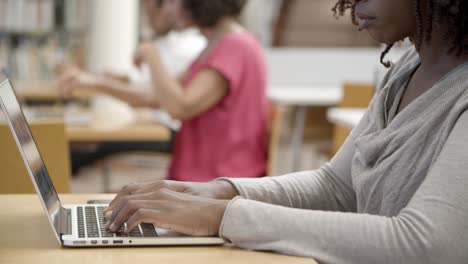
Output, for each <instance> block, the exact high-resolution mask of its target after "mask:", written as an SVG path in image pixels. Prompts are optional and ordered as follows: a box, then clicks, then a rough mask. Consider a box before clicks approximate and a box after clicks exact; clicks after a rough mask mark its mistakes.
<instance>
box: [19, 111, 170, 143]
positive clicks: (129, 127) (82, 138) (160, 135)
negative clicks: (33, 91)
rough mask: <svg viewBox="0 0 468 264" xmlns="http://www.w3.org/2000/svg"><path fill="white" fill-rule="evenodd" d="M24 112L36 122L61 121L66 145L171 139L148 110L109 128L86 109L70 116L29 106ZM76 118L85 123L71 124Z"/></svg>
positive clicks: (165, 128)
mask: <svg viewBox="0 0 468 264" xmlns="http://www.w3.org/2000/svg"><path fill="white" fill-rule="evenodd" d="M24 111H25V113H26V115H27V116H30V117H31V118H33V119H36V120H37V119H43V118H45V119H51V118H52V119H54V118H57V119H63V118H64V119H65V125H66V136H67V139H68V142H70V143H75V142H86V143H97V142H105V141H113V142H115V141H133V142H138V141H169V140H170V139H171V132H170V129H169V128H167V127H166V126H164V125H162V124H161V123H159V122H158V121H157V120H155V119H154V118H153V117H151V113H150V111H148V110H137V111H136V117H135V121H134V122H131V123H129V124H125V125H122V126H109V125H106V124H105V120H102V121H101V122H100V121H98V120H97V118H95V116H94V114H93V113H92V112H91V111H90V110H89V109H81V110H79V111H77V113H71V114H67V113H65V114H64V112H66V111H65V109H64V108H63V107H32V108H26V109H24ZM73 116H74V117H75V118H73ZM76 117H78V118H76ZM80 117H81V118H80ZM77 119H78V120H79V119H89V120H87V121H86V120H85V122H84V123H81V122H75V121H76V120H77ZM73 120H75V121H73Z"/></svg>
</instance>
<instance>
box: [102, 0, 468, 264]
mask: <svg viewBox="0 0 468 264" xmlns="http://www.w3.org/2000/svg"><path fill="white" fill-rule="evenodd" d="M176 2H178V1H176ZM202 2H205V1H200V4H201V3H202ZM347 9H350V10H351V12H352V17H353V22H355V23H356V24H358V25H359V28H360V29H361V30H364V29H365V30H367V31H368V32H369V33H370V35H371V36H372V37H373V38H374V39H376V40H377V41H379V42H382V43H385V44H387V49H386V50H385V52H384V54H383V56H382V62H383V63H384V64H386V65H388V63H387V62H385V60H384V57H385V54H386V53H387V52H388V51H389V50H390V49H391V47H392V45H393V44H394V43H395V42H398V41H400V40H402V39H404V38H407V37H408V38H410V40H411V41H412V43H413V44H414V47H412V48H411V49H410V50H409V51H408V52H407V53H406V54H405V55H404V56H403V57H402V58H401V60H400V61H398V62H397V63H396V64H395V65H393V66H392V68H391V69H390V71H389V73H388V74H387V76H386V78H385V79H384V81H383V83H382V84H381V85H380V87H378V90H377V92H376V95H375V97H374V99H373V101H372V103H371V105H370V107H369V109H368V111H367V113H366V115H365V116H364V118H363V119H362V120H361V122H360V124H359V125H358V126H357V127H356V128H355V129H354V131H353V132H352V133H351V135H350V136H349V138H348V140H347V141H346V143H345V144H344V145H343V147H342V148H341V150H340V151H339V152H338V153H337V154H336V156H335V157H334V158H333V159H332V160H331V161H330V163H329V164H327V165H325V166H324V167H322V168H321V169H319V170H316V171H309V172H301V173H295V174H291V175H287V176H283V177H273V178H264V179H220V180H217V181H213V182H209V183H179V182H169V181H164V182H155V183H143V184H133V185H129V186H127V187H125V188H124V189H123V190H122V191H121V192H120V193H119V194H118V195H117V196H116V198H115V199H114V200H113V202H112V203H111V205H110V206H109V208H108V209H107V212H106V218H107V219H108V223H107V227H108V228H110V229H111V230H113V231H115V230H118V228H120V226H122V225H123V224H124V223H126V224H127V225H128V227H129V229H132V228H133V227H134V226H135V225H136V224H138V223H140V222H145V223H153V224H154V225H155V226H158V227H162V228H167V229H171V230H175V231H178V232H182V233H186V234H190V235H198V236H200V235H202V236H220V237H222V238H224V239H225V240H226V241H228V242H231V243H233V244H235V245H237V246H239V247H242V248H246V249H254V250H268V251H276V252H279V253H283V254H290V255H300V256H308V257H313V258H314V259H316V260H317V261H318V262H320V263H335V264H336V263H356V264H357V263H466V260H467V259H468V221H467V218H468V193H467V192H466V190H467V188H468V177H467V175H466V172H467V171H468V163H467V162H466V161H467V160H468V148H466V146H465V145H466V142H468V134H467V131H468V112H466V110H467V109H468V77H467V76H468V64H467V62H468V3H467V2H466V1H458V0H453V1H448V0H447V1H442V0H440V1H439V0H365V1H364V0H361V1H358V0H339V1H338V3H337V4H336V6H335V8H334V10H335V12H336V14H340V15H342V14H343V13H344V12H345V10H347ZM350 67H351V65H350Z"/></svg>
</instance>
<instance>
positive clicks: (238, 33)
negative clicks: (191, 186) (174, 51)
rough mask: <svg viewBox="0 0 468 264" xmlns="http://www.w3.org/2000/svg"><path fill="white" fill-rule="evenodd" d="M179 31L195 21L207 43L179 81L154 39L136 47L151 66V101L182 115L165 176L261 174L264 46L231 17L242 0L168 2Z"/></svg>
mask: <svg viewBox="0 0 468 264" xmlns="http://www.w3.org/2000/svg"><path fill="white" fill-rule="evenodd" d="M166 1H168V2H167V4H168V8H167V9H166V10H167V12H170V16H172V17H173V18H174V19H175V20H176V21H177V22H176V27H178V28H179V29H183V28H186V27H190V26H195V27H197V28H199V29H200V32H201V33H202V34H203V35H204V36H205V37H206V38H207V40H208V46H207V48H206V49H205V50H204V51H203V52H202V54H201V55H200V57H199V58H198V59H196V60H195V62H194V63H193V64H192V65H191V66H190V68H189V69H188V71H187V72H186V73H184V74H183V76H181V77H180V78H179V79H178V80H175V79H173V78H171V76H170V74H169V73H168V72H167V70H166V68H165V67H164V65H163V64H162V63H161V57H160V54H158V52H157V50H156V51H155V49H154V44H151V45H142V46H141V47H140V48H139V49H138V51H137V53H136V56H135V63H136V64H137V65H139V64H141V63H143V62H145V63H146V64H148V65H149V67H150V71H151V75H152V79H153V84H154V85H155V88H156V90H157V96H156V98H155V100H156V101H157V104H158V106H159V107H161V108H162V109H164V110H166V111H167V112H169V113H170V114H171V115H172V117H174V118H177V119H180V120H182V121H183V122H182V128H181V130H180V131H179V133H178V134H177V136H176V140H175V145H174V149H173V157H172V163H171V166H170V169H169V179H171V180H176V181H197V182H206V181H210V180H213V179H215V178H219V177H237V178H239V177H260V176H263V175H264V174H265V171H266V158H267V157H266V153H267V151H266V134H267V131H266V127H267V99H266V81H267V71H266V65H265V59H264V54H263V50H262V47H261V46H260V44H259V43H258V42H257V40H256V39H255V37H254V36H253V35H252V34H250V33H248V32H247V31H246V30H244V29H243V28H242V26H241V25H240V24H239V23H238V22H237V20H236V17H237V16H238V15H239V14H240V12H241V10H242V8H243V6H244V5H245V3H246V1H245V0H216V1H206V0H166Z"/></svg>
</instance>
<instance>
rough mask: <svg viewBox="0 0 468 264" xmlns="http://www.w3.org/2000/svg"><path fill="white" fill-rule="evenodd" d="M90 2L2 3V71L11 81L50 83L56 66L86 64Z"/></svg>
mask: <svg viewBox="0 0 468 264" xmlns="http://www.w3.org/2000/svg"><path fill="white" fill-rule="evenodd" d="M88 2H89V0H0V67H2V68H5V69H6V71H7V72H8V73H9V75H10V77H11V78H12V79H16V80H21V81H25V80H27V81H37V80H41V81H43V80H50V79H52V77H53V68H54V65H55V64H56V63H58V62H67V61H73V62H77V63H78V64H81V65H82V64H84V63H85V61H84V60H85V57H84V54H85V51H84V50H85V48H86V45H85V44H86V40H87V34H88V33H87V32H88V21H89V19H88V5H89V3H88Z"/></svg>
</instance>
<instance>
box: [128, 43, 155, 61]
mask: <svg viewBox="0 0 468 264" xmlns="http://www.w3.org/2000/svg"><path fill="white" fill-rule="evenodd" d="M158 50H159V49H158V46H157V44H155V43H150V42H148V43H143V44H141V45H140V46H139V47H138V48H137V50H136V52H135V54H134V56H133V63H134V64H135V66H137V67H140V66H141V65H142V64H143V63H144V62H146V61H147V60H148V59H149V57H151V56H153V55H157V51H158Z"/></svg>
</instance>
